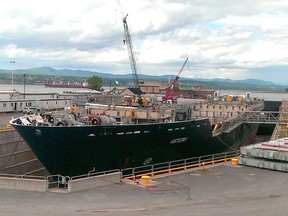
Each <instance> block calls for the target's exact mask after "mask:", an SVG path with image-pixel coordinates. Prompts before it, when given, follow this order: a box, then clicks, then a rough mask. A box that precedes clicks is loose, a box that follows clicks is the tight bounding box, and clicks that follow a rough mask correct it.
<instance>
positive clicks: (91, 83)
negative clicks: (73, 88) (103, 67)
mask: <svg viewBox="0 0 288 216" xmlns="http://www.w3.org/2000/svg"><path fill="white" fill-rule="evenodd" d="M87 82H88V88H90V89H93V90H97V91H101V88H102V78H101V77H98V76H93V77H90V78H89V79H88V80H87Z"/></svg>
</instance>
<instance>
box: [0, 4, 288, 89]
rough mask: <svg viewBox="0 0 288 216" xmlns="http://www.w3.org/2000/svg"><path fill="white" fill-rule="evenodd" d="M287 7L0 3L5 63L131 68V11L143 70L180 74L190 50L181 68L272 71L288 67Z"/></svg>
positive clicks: (216, 73) (213, 73)
mask: <svg viewBox="0 0 288 216" xmlns="http://www.w3.org/2000/svg"><path fill="white" fill-rule="evenodd" d="M117 2H120V4H121V6H120V5H119V4H118V3H117ZM287 9H288V2H287V1H285V0H282V1H281V0H279V1H277V2H276V1H274V0H263V1H250V0H243V1H241V2H235V1H231V0H223V1H215V0H205V1H201V0H186V1H177V0H158V1H154V0H146V1H141V0H135V1H130V0H116V1H112V0H110V1H106V0H82V1H68V0H61V1H59V0H58V1H55V0H51V1H38V0H25V1H22V0H13V1H10V2H9V4H2V5H1V8H0V25H1V29H0V63H1V67H2V68H7V69H9V68H10V66H11V65H9V62H10V59H11V58H13V59H16V62H17V64H15V67H16V68H23V67H35V66H39V65H41V62H42V64H43V66H51V67H56V68H71V69H78V68H79V69H84V70H85V69H94V70H96V71H99V70H102V71H105V72H111V73H129V72H130V71H129V70H130V69H129V59H128V54H127V51H126V48H125V47H123V43H122V40H123V35H124V33H123V25H122V20H121V16H123V15H125V14H127V13H128V14H129V16H128V18H127V20H128V24H129V27H130V30H131V34H132V36H133V42H134V48H135V53H136V54H137V58H138V60H139V65H140V68H141V73H142V74H159V75H160V74H174V75H176V73H177V71H179V68H180V67H181V66H182V64H183V62H184V60H185V58H186V57H189V61H188V63H189V62H190V66H189V67H190V68H189V69H188V71H186V72H185V73H184V71H183V76H187V77H202V78H205V77H206V78H215V77H223V78H233V79H234V78H237V79H238V78H243V79H244V78H257V76H258V78H261V77H271V76H269V74H270V73H272V72H273V73H275V71H273V68H275V70H277V69H276V68H281V70H284V69H283V67H287V63H286V62H287V57H288V56H287V55H288V54H287V48H288V38H287V34H288V29H287V25H288V15H287ZM47 64H49V65H47ZM261 68H264V69H263V71H265V76H263V73H264V72H263V73H262V74H261V76H260V75H259V74H260V73H258V72H257V73H256V72H255V71H256V70H257V71H258V70H260V69H261ZM265 68H269V70H268V69H267V70H265ZM189 70H190V71H189ZM273 79H274V80H272V81H275V82H276V81H280V80H281V81H282V82H284V81H286V82H287V83H288V78H286V77H284V78H283V77H277V76H273Z"/></svg>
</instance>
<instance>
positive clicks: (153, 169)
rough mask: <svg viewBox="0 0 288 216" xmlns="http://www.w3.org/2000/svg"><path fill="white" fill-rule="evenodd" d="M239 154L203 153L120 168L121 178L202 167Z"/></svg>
mask: <svg viewBox="0 0 288 216" xmlns="http://www.w3.org/2000/svg"><path fill="white" fill-rule="evenodd" d="M239 155H240V151H239V150H237V151H230V152H223V153H218V154H211V155H205V156H200V157H193V158H186V159H182V160H174V161H170V162H163V163H156V164H151V165H145V166H139V167H134V168H126V169H122V170H121V172H122V178H132V179H135V178H140V177H141V176H143V175H149V176H155V175H159V174H165V173H171V172H175V171H182V170H187V169H190V168H196V167H204V166H205V165H212V164H216V163H221V162H227V161H229V160H231V159H232V158H235V157H237V156H239Z"/></svg>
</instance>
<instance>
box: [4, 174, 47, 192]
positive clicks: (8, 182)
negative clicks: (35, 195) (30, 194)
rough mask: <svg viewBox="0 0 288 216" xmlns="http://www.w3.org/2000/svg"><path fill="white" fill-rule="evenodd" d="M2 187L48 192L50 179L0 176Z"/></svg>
mask: <svg viewBox="0 0 288 216" xmlns="http://www.w3.org/2000/svg"><path fill="white" fill-rule="evenodd" d="M0 188H3V189H13V190H26V191H37V192H46V191H48V181H47V180H46V179H26V178H16V177H0Z"/></svg>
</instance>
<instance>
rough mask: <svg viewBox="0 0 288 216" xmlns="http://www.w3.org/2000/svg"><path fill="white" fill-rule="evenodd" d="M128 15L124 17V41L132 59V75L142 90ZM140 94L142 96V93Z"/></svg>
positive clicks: (136, 85) (136, 86)
mask: <svg viewBox="0 0 288 216" xmlns="http://www.w3.org/2000/svg"><path fill="white" fill-rule="evenodd" d="M127 16H128V14H127V15H126V16H125V17H124V18H123V25H124V34H125V39H124V40H123V42H124V44H126V45H127V50H128V55H129V60H130V65H131V70H132V75H133V81H134V87H135V88H138V89H139V90H140V88H139V78H138V68H137V63H136V58H135V56H134V51H133V44H132V39H131V35H130V31H129V28H128V24H127ZM138 96H141V94H140V95H138Z"/></svg>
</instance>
